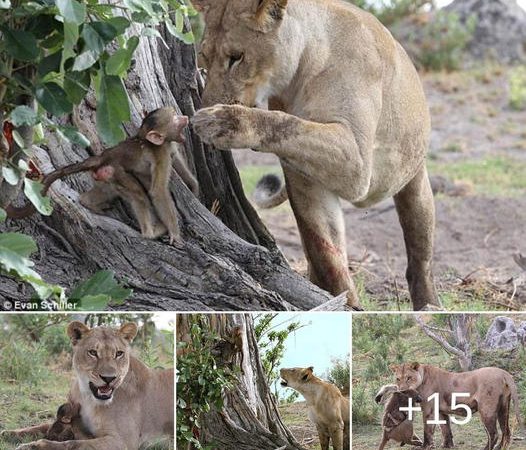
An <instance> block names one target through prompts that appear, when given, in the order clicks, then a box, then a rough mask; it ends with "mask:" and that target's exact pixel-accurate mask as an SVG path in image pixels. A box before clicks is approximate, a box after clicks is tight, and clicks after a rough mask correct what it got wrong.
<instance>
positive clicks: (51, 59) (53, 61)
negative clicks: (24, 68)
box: [37, 51, 62, 77]
mask: <svg viewBox="0 0 526 450" xmlns="http://www.w3.org/2000/svg"><path fill="white" fill-rule="evenodd" d="M61 61H62V52H61V51H58V52H55V53H53V54H52V55H49V56H46V57H45V58H43V59H42V61H40V63H39V64H38V68H37V70H38V74H39V75H40V76H41V77H44V76H45V75H47V74H48V73H50V72H59V71H60V62H61Z"/></svg>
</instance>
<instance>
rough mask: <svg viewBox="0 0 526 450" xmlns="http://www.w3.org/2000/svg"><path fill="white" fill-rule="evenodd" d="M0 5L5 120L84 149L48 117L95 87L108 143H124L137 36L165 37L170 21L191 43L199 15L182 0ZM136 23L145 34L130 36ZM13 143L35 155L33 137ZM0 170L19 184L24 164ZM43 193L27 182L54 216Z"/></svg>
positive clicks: (67, 109)
mask: <svg viewBox="0 0 526 450" xmlns="http://www.w3.org/2000/svg"><path fill="white" fill-rule="evenodd" d="M0 9H2V14H0V122H1V121H2V120H3V119H6V118H7V120H9V121H11V123H12V124H13V125H14V126H15V127H21V126H28V127H35V126H37V125H44V126H45V127H46V128H47V129H48V130H50V131H57V132H58V134H59V135H60V136H61V137H62V138H64V139H67V140H69V141H71V142H72V143H74V144H78V145H82V146H84V147H85V146H87V145H89V141H88V139H87V138H86V137H85V136H83V135H82V134H81V133H80V132H79V131H78V130H75V129H71V127H70V128H68V127H63V126H61V125H59V123H58V122H57V121H55V119H54V118H49V117H48V114H51V115H52V116H56V117H61V116H64V115H66V114H69V113H71V111H72V110H73V107H74V106H75V105H78V104H79V103H80V102H81V101H82V100H83V99H84V97H85V96H86V94H87V92H88V90H89V88H90V87H92V88H94V90H95V95H96V101H97V108H96V109H97V129H98V132H99V135H100V136H101V138H102V140H103V141H104V142H105V143H106V144H108V145H114V144H116V143H117V142H119V141H120V140H122V139H123V137H124V131H123V129H122V122H123V121H127V120H129V117H130V109H129V103H128V96H127V93H126V90H125V88H124V84H123V80H124V78H125V77H126V76H127V71H128V70H129V68H130V65H131V60H132V56H133V54H134V51H135V50H136V48H137V46H138V45H139V39H140V37H146V36H157V37H161V35H160V33H159V31H158V30H157V27H158V26H159V25H160V24H165V25H166V28H167V30H168V32H170V33H171V34H173V35H174V36H176V37H177V38H179V39H181V40H183V41H184V42H186V43H193V41H194V36H193V33H192V31H191V30H187V29H186V28H185V18H186V17H189V16H194V15H196V14H197V13H196V11H195V10H194V9H193V7H191V6H189V5H187V4H186V3H185V2H184V0H163V1H155V0H126V1H124V2H122V3H119V4H115V5H113V4H99V2H97V1H94V0H35V1H32V2H26V1H21V0H13V1H12V2H10V1H6V0H3V1H1V2H0ZM132 23H138V24H142V28H141V35H140V36H136V35H133V30H132V29H131V28H130V25H131V24H132ZM124 33H128V38H127V39H126V38H124V36H123V34H124ZM33 99H34V100H36V102H37V103H38V108H36V109H35V108H33V106H32V105H33V101H32V100H33ZM21 102H23V104H21ZM1 125H3V124H2V123H0V126H1ZM26 134H27V133H26ZM17 137H18V138H17ZM15 142H16V143H17V145H18V146H19V147H20V149H21V150H22V151H24V153H26V154H27V156H31V150H30V149H29V148H26V147H31V142H30V139H28V141H27V142H24V141H23V139H21V138H20V136H19V135H18V134H15ZM2 171H3V175H4V178H5V179H6V181H7V182H8V183H10V184H12V185H16V184H17V182H18V180H19V179H21V178H23V177H25V174H26V171H27V167H20V166H18V165H17V164H14V163H13V161H12V160H8V161H6V162H4V163H3V167H2ZM40 190H41V185H40V184H31V182H29V181H28V180H26V182H25V189H24V191H25V193H26V195H27V196H28V198H29V200H30V201H31V202H33V204H34V205H35V206H36V208H37V209H38V211H39V212H40V213H42V214H46V215H49V214H50V212H51V206H50V204H49V200H47V199H46V200H44V199H43V198H42V197H41V195H40Z"/></svg>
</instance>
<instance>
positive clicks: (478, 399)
mask: <svg viewBox="0 0 526 450" xmlns="http://www.w3.org/2000/svg"><path fill="white" fill-rule="evenodd" d="M391 370H392V371H393V372H394V374H395V376H396V384H397V385H398V387H399V388H400V390H406V389H415V390H416V391H418V392H419V393H420V395H421V396H422V404H421V406H422V415H423V418H424V448H431V447H432V445H433V432H434V429H435V426H434V425H429V424H428V423H427V421H430V420H435V419H436V418H435V417H434V403H435V402H434V401H428V398H429V397H430V396H431V395H433V394H434V393H438V394H439V398H440V404H439V411H440V415H439V419H440V420H445V421H446V423H445V424H444V425H441V430H442V436H443V439H444V442H443V447H445V448H452V447H453V434H452V433H451V424H450V418H449V415H451V414H458V415H462V412H463V413H464V414H463V415H465V414H466V413H465V412H464V411H463V410H462V409H456V410H453V409H452V394H454V393H467V394H469V397H460V398H459V399H458V400H457V403H462V404H464V405H467V406H468V407H469V408H471V411H472V412H473V413H475V412H477V411H478V412H479V413H480V419H481V420H482V424H483V425H484V428H485V429H486V433H487V435H488V443H487V444H486V446H485V447H484V449H485V450H492V449H493V448H494V446H495V444H496V443H497V440H498V432H497V420H498V422H499V425H500V429H501V431H502V438H501V440H500V443H499V446H498V448H499V449H506V448H508V447H509V444H510V441H511V431H510V423H509V414H510V404H511V400H513V403H514V407H515V415H516V417H517V421H518V422H519V424H522V422H521V418H520V413H519V397H518V394H517V386H516V385H515V382H514V381H513V377H512V376H511V375H510V374H509V373H508V372H506V371H505V370H502V369H499V368H497V367H484V368H482V369H477V370H473V371H471V372H463V373H452V372H447V371H445V370H442V369H439V368H438V367H433V366H430V365H427V364H419V363H405V364H401V365H394V366H391Z"/></svg>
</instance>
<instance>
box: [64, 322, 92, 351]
mask: <svg viewBox="0 0 526 450" xmlns="http://www.w3.org/2000/svg"><path fill="white" fill-rule="evenodd" d="M88 331H89V328H88V327H87V326H86V325H84V324H83V323H82V322H79V321H78V320H76V321H75V322H71V323H70V324H69V325H68V329H67V333H68V336H69V339H70V340H71V344H72V345H77V342H78V341H80V340H81V339H82V337H83V336H84V335H85V334H86V333H87V332H88Z"/></svg>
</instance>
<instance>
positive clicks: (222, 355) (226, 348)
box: [211, 326, 244, 373]
mask: <svg viewBox="0 0 526 450" xmlns="http://www.w3.org/2000/svg"><path fill="white" fill-rule="evenodd" d="M211 353H212V355H214V356H216V357H217V358H218V359H219V360H220V362H221V364H223V365H229V366H230V367H231V368H232V367H233V366H234V359H235V356H236V355H237V354H238V353H239V354H240V355H241V361H240V363H239V367H240V368H241V372H242V373H244V370H243V327H241V326H235V327H234V328H232V329H231V330H230V331H229V332H228V336H226V337H225V339H222V340H220V341H219V342H217V343H216V344H215V345H214V347H213V348H212V351H211Z"/></svg>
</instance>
